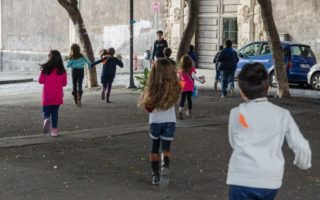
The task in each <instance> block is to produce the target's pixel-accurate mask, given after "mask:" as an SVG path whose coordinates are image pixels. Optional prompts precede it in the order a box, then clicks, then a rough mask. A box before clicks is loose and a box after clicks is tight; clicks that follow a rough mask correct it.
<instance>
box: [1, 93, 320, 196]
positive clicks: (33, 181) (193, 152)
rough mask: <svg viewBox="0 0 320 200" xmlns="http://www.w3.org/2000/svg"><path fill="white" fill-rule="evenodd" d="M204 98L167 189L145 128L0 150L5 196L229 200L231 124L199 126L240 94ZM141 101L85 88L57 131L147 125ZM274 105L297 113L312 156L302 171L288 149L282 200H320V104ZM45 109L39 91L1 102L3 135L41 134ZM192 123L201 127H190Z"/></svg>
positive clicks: (65, 109)
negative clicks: (154, 179) (157, 178)
mask: <svg viewBox="0 0 320 200" xmlns="http://www.w3.org/2000/svg"><path fill="white" fill-rule="evenodd" d="M200 94H201V96H200V97H199V98H197V99H195V100H194V118H193V119H189V122H190V123H189V122H185V121H184V122H183V126H182V125H181V126H180V127H178V128H177V132H176V137H175V140H174V142H173V147H172V152H173V158H172V164H171V169H170V173H171V174H170V178H171V182H170V185H169V188H167V189H160V188H159V187H157V186H152V185H151V184H150V180H151V173H150V166H149V162H148V153H149V148H150V139H149V136H148V132H147V131H142V132H138V133H137V132H132V133H131V134H126V135H123V136H115V137H110V136H109V137H99V138H90V139H75V140H73V141H63V140H59V141H56V142H52V143H49V144H41V145H28V146H23V147H10V148H0V199H1V200H2V199H4V200H18V199H19V200H20V199H21V200H22V199H23V200H24V199H32V200H33V199H34V200H36V199H41V200H51V199H52V200H60V199H61V200H73V199H74V200H76V199H77V200H82V199H83V200H85V199H90V200H91V199H92V200H100V199H101V200H102V199H104V200H105V199H108V200H109V199H110V200H111V199H115V200H118V199H119V200H122V199H124V200H126V199H130V200H131V199H132V200H135V199H146V200H149V199H150V200H151V199H152V200H157V199H174V200H180V199H181V200H182V199H184V200H185V199H190V200H193V199H195V200H197V199H204V200H206V199H217V200H225V199H227V192H228V186H227V185H226V184H225V181H226V173H227V167H228V161H229V158H230V154H231V148H230V147H229V144H228V138H227V121H222V123H220V124H218V125H215V124H203V125H201V120H202V119H203V121H208V119H209V120H210V119H214V118H216V117H219V116H227V115H228V113H229V111H230V109H231V108H232V107H234V106H236V105H238V104H239V103H240V102H242V100H241V99H240V97H239V96H235V97H231V98H227V99H225V100H221V99H220V98H219V96H220V95H219V93H217V92H213V91H207V90H206V91H201V93H200ZM138 97H139V94H138V93H137V92H131V91H127V90H125V89H118V90H116V91H115V93H113V96H112V100H113V101H115V103H113V104H104V103H103V102H101V100H99V93H98V92H97V91H87V92H86V94H85V99H84V106H83V108H80V109H79V108H76V107H75V106H74V105H72V101H71V98H70V95H69V94H66V103H65V105H63V106H62V107H61V112H60V125H59V128H60V130H61V131H64V132H68V131H73V130H75V129H76V130H87V131H88V132H90V131H94V128H97V127H99V128H106V131H107V130H108V128H110V127H113V126H121V125H128V124H132V127H135V126H138V125H139V124H143V123H147V118H148V116H147V114H146V113H145V112H143V110H141V109H140V108H137V106H136V105H137V99H138ZM270 100H271V101H273V102H275V103H276V104H278V105H281V106H284V107H286V108H288V109H289V110H290V111H291V112H292V113H293V115H294V118H295V119H296V121H297V123H298V124H299V126H300V128H301V130H302V132H303V133H304V135H305V137H306V138H307V139H308V140H309V141H310V145H311V148H312V151H313V163H312V164H313V166H312V169H311V170H307V171H302V170H299V169H298V168H296V167H295V166H293V164H292V162H293V154H292V152H291V151H290V150H289V149H288V147H287V146H286V145H285V146H284V153H285V157H286V171H285V177H284V184H283V187H282V188H281V190H280V191H279V194H278V197H277V200H296V199H297V200H298V199H301V200H315V199H320V190H319V188H320V172H319V168H320V160H319V156H320V155H319V152H320V151H319V150H320V146H319V142H320V135H319V130H320V123H319V120H320V104H319V102H317V101H315V102H311V101H308V100H303V99H292V100H279V99H274V98H271V99H270ZM39 105H40V102H39V94H30V95H23V96H17V95H14V96H10V97H6V98H1V99H0V137H1V138H4V137H15V136H19V135H34V134H40V133H41V107H40V106H39ZM193 121H197V122H199V121H200V123H198V124H197V126H191V125H190V126H188V124H192V122H193ZM181 124H182V123H181ZM270 167H272V166H270Z"/></svg>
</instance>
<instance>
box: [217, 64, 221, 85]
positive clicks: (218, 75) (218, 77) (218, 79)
mask: <svg viewBox="0 0 320 200" xmlns="http://www.w3.org/2000/svg"><path fill="white" fill-rule="evenodd" d="M216 81H221V71H220V69H219V63H216Z"/></svg>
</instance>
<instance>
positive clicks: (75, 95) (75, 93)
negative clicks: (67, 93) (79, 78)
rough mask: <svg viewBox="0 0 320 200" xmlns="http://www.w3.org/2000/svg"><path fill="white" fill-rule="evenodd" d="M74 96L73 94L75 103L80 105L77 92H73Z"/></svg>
mask: <svg viewBox="0 0 320 200" xmlns="http://www.w3.org/2000/svg"><path fill="white" fill-rule="evenodd" d="M72 96H73V101H74V104H76V105H78V104H77V92H72Z"/></svg>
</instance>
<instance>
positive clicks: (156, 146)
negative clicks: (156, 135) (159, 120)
mask: <svg viewBox="0 0 320 200" xmlns="http://www.w3.org/2000/svg"><path fill="white" fill-rule="evenodd" d="M160 144H161V150H162V151H163V152H170V146H171V141H168V140H161V139H157V140H152V150H151V153H153V154H159V152H160Z"/></svg>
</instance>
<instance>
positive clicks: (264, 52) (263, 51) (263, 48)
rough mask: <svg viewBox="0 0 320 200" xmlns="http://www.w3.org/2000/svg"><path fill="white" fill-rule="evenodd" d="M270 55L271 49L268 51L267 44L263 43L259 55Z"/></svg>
mask: <svg viewBox="0 0 320 200" xmlns="http://www.w3.org/2000/svg"><path fill="white" fill-rule="evenodd" d="M270 53H271V49H270V46H269V44H267V43H264V44H263V46H262V48H261V53H260V55H261V56H263V55H267V54H270Z"/></svg>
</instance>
